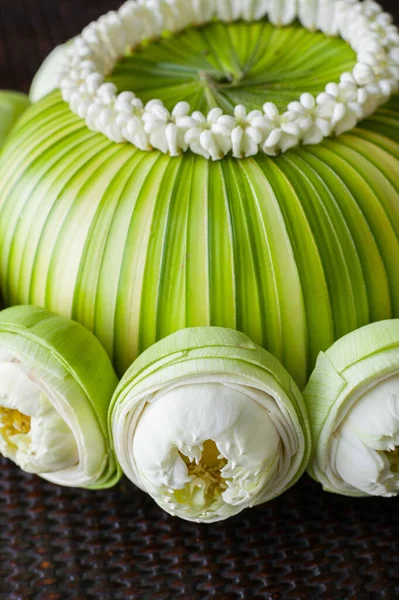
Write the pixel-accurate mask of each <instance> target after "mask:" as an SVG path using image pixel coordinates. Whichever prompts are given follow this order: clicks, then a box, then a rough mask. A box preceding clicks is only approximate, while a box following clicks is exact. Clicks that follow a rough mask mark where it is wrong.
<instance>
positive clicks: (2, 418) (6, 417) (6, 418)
mask: <svg viewBox="0 0 399 600" xmlns="http://www.w3.org/2000/svg"><path fill="white" fill-rule="evenodd" d="M30 429H31V418H30V417H29V416H28V415H24V414H23V413H21V412H19V410H16V409H13V408H4V407H0V435H2V436H3V438H4V439H5V440H6V441H7V442H8V443H12V442H10V438H11V437H13V436H14V435H18V434H21V433H22V434H27V433H29V432H30Z"/></svg>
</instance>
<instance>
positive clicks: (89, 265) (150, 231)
mask: <svg viewBox="0 0 399 600" xmlns="http://www.w3.org/2000/svg"><path fill="white" fill-rule="evenodd" d="M355 61H356V56H355V53H354V52H353V51H352V50H351V49H350V47H349V46H348V45H347V44H346V43H345V42H344V41H343V40H341V39H334V38H328V37H326V36H325V35H324V34H322V33H313V32H310V31H307V30H305V29H303V28H302V27H300V26H299V25H297V24H294V25H290V26H289V27H283V28H277V27H274V26H273V25H271V24H270V23H269V22H268V21H267V20H262V21H259V22H256V23H243V22H239V23H234V24H222V23H217V22H215V23H211V24H208V25H206V26H205V27H201V28H189V29H187V30H185V31H184V32H182V33H180V34H179V35H176V36H173V37H165V38H163V39H162V40H161V41H159V42H156V43H151V44H147V45H143V46H142V47H139V48H138V49H136V50H135V51H134V52H131V53H130V54H128V55H126V56H125V58H123V59H122V60H120V61H119V63H118V64H117V66H116V68H115V69H114V70H113V72H112V74H111V75H110V76H109V81H111V82H113V83H115V84H116V86H117V87H118V89H119V90H121V91H123V90H130V89H134V90H135V92H136V93H137V95H138V96H139V97H140V98H141V99H142V100H143V101H145V102H147V101H149V100H150V99H151V98H160V99H161V100H162V101H163V102H164V104H165V106H166V107H167V108H169V109H171V107H173V106H174V105H175V104H176V102H178V101H182V100H184V101H187V102H189V103H190V104H191V106H192V107H193V108H196V109H198V110H203V111H206V110H209V109H210V108H214V107H215V106H218V107H221V108H222V109H223V110H224V111H225V112H226V113H229V112H230V113H231V112H232V110H233V107H234V106H235V105H237V104H245V106H246V107H247V108H248V109H251V110H253V109H257V108H260V107H261V106H262V104H263V103H264V102H265V101H266V100H270V101H272V102H274V103H275V104H276V106H277V107H278V108H279V109H284V107H285V106H287V104H288V103H289V102H291V101H294V100H296V99H297V98H298V97H299V95H300V94H301V93H302V92H305V91H308V92H310V93H312V94H317V93H320V92H322V91H323V90H324V87H325V85H326V84H327V83H328V82H329V81H339V76H340V74H341V73H343V72H344V71H346V70H350V69H351V67H353V65H354V64H355ZM398 174H399V96H393V97H392V98H391V100H390V101H389V102H388V103H387V104H385V105H383V106H382V107H380V108H379V109H378V110H377V111H376V112H375V113H374V114H373V115H372V116H371V117H369V118H368V119H366V120H364V121H362V122H360V123H359V125H358V126H357V128H355V129H353V130H351V131H350V132H348V133H345V134H343V135H341V136H339V137H336V138H335V139H326V140H325V141H323V142H322V143H320V144H317V145H306V146H304V145H303V146H298V147H296V148H293V149H291V150H289V151H288V152H286V153H284V154H281V155H279V156H276V157H269V156H266V155H265V154H258V155H256V156H254V157H251V158H245V159H242V160H237V159H235V158H233V157H226V158H224V159H222V160H220V161H216V162H213V161H211V160H206V159H205V158H203V157H201V156H199V155H195V154H193V153H191V152H187V153H184V154H183V155H182V156H180V157H170V156H168V155H165V154H162V153H161V152H159V151H156V150H154V151H151V152H144V151H141V150H138V149H136V148H134V147H133V146H132V145H130V144H123V143H116V142H113V141H110V140H109V139H108V138H107V137H105V136H103V135H102V134H100V133H96V132H93V131H90V130H89V129H88V127H87V126H86V124H85V122H84V120H82V119H80V118H79V117H78V116H76V115H75V114H73V112H72V111H71V110H70V108H69V106H68V105H67V104H66V103H65V102H64V101H63V100H62V97H61V94H60V92H59V91H54V92H52V93H51V94H49V95H47V96H46V97H45V98H43V99H42V100H40V101H39V102H37V103H36V104H34V105H33V106H32V107H31V108H29V109H28V110H27V112H26V113H25V114H24V116H23V117H22V118H21V120H20V121H19V123H18V125H17V127H16V128H15V130H14V131H13V132H12V134H11V135H10V137H9V138H8V141H7V143H6V145H5V147H4V149H3V152H2V155H1V160H0V261H1V262H0V283H1V286H2V290H3V293H4V297H5V301H6V303H7V304H35V305H39V306H43V307H46V308H47V309H49V310H51V311H53V312H56V313H58V314H60V315H64V316H66V317H71V318H73V319H75V320H77V321H78V322H80V323H81V324H83V325H84V326H86V327H87V328H88V329H89V330H91V331H92V332H94V334H95V335H96V336H97V337H98V339H99V340H100V341H101V342H102V344H103V345H104V347H105V349H106V350H107V351H108V353H109V355H110V356H111V357H112V360H113V362H114V365H115V367H116V369H117V371H118V372H119V374H122V373H124V372H125V371H126V369H127V368H128V367H129V365H130V364H131V363H132V361H133V360H134V359H135V358H136V357H137V356H138V355H139V354H140V353H141V352H143V351H144V350H145V349H146V348H148V347H149V346H151V345H152V344H154V343H155V342H156V341H157V340H160V339H161V338H164V337H165V336H167V335H169V334H171V333H173V332H175V331H177V330H180V329H182V328H185V327H193V326H205V325H215V326H221V327H227V328H232V329H237V330H239V331H242V332H244V333H246V334H247V335H248V336H249V337H250V338H251V339H252V340H253V341H254V342H256V343H258V344H260V345H261V346H263V347H265V348H266V349H267V350H269V351H270V352H271V353H272V354H273V355H274V356H275V357H276V358H278V359H279V360H280V361H281V362H282V363H283V364H284V366H285V367H286V368H287V370H288V371H289V372H290V373H291V375H292V376H293V377H294V378H295V380H296V381H297V383H298V384H299V385H300V386H303V385H304V384H305V382H306V379H307V377H308V375H309V373H310V371H311V369H312V368H313V367H314V365H315V362H316V357H317V355H318V353H319V352H320V351H321V350H325V349H326V348H328V347H329V346H331V344H332V343H333V342H334V341H335V340H336V339H338V338H340V337H342V336H343V335H344V334H346V333H347V332H350V331H352V330H355V329H357V328H359V327H361V326H363V325H365V324H368V323H370V322H374V321H379V320H382V319H389V318H391V317H399V177H398Z"/></svg>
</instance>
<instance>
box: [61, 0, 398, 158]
mask: <svg viewBox="0 0 399 600" xmlns="http://www.w3.org/2000/svg"><path fill="white" fill-rule="evenodd" d="M264 17H268V19H269V20H270V22H271V23H273V24H275V25H276V26H283V25H288V24H290V23H292V22H293V21H294V20H295V19H299V21H300V22H301V24H302V25H303V26H304V27H305V28H307V29H309V30H319V31H322V32H323V33H325V34H326V35H331V36H341V37H342V38H343V39H344V40H345V41H347V42H348V44H349V45H350V46H351V47H352V48H353V50H354V51H355V52H356V53H357V63H356V65H355V67H354V69H353V71H352V72H351V73H343V74H342V76H341V78H340V82H339V83H329V84H328V85H327V86H326V89H325V91H324V92H323V93H321V94H319V95H318V96H317V97H316V98H315V97H313V96H312V95H311V94H309V93H304V94H302V95H301V97H300V98H299V100H298V101H297V102H291V103H290V104H289V105H288V107H287V111H286V112H284V113H283V114H280V113H279V111H278V110H277V107H276V106H275V105H274V104H273V103H271V102H266V103H265V104H264V106H263V111H261V110H253V111H251V112H249V113H248V112H247V110H246V108H245V107H244V106H242V105H239V106H236V108H235V110H234V116H231V115H226V114H224V113H223V111H222V110H221V109H219V108H214V109H212V110H210V111H209V113H208V114H207V115H203V114H202V113H201V112H199V111H195V112H192V113H191V109H190V105H189V104H188V103H187V102H179V103H178V104H177V105H176V106H175V108H174V109H173V110H172V112H170V111H169V110H167V108H166V107H165V106H164V104H163V103H162V102H161V101H160V100H151V101H150V102H148V103H147V104H146V105H145V106H144V105H143V103H142V101H141V100H140V99H139V98H137V97H136V96H135V94H134V93H133V92H122V93H120V94H118V92H117V88H116V86H115V85H114V84H112V83H105V78H106V76H107V75H109V74H110V73H111V72H112V69H113V68H114V66H115V64H116V63H117V61H118V60H119V59H120V58H122V57H123V55H124V52H125V50H126V49H127V48H135V47H137V45H139V44H140V43H141V42H143V41H144V40H153V39H157V38H159V37H160V36H161V35H162V34H163V33H164V32H172V33H177V32H179V31H182V30H183V29H184V28H186V27H188V26H190V25H197V26H198V25H204V24H206V23H208V22H209V21H212V20H213V19H215V18H216V19H219V20H221V21H224V22H231V21H237V20H240V19H242V20H245V21H254V20H260V19H262V18H264ZM59 84H60V89H61V93H62V97H63V99H64V100H65V102H67V103H69V105H70V108H71V110H72V111H73V112H74V113H75V114H77V115H78V116H79V117H81V118H82V119H85V121H86V124H87V126H88V127H89V128H90V129H91V130H93V131H98V132H101V133H103V134H104V135H106V136H107V137H108V138H109V139H110V140H112V141H114V142H117V143H123V142H129V143H131V144H133V145H134V146H136V147H137V148H139V149H140V150H146V151H150V150H153V149H157V150H160V151H161V152H163V153H165V154H170V155H171V156H178V155H180V154H181V153H183V152H186V151H187V150H189V149H190V150H191V151H192V152H194V153H195V154H199V155H201V156H203V157H205V158H206V159H212V160H220V159H222V158H223V157H224V156H226V155H227V154H229V153H231V154H232V155H233V156H234V157H235V158H245V157H249V156H254V155H256V154H257V153H258V152H260V151H263V152H265V153H266V154H268V155H269V156H276V155H277V154H279V153H280V152H286V151H287V150H288V149H289V148H293V147H294V146H297V145H298V144H300V143H302V144H319V143H320V142H321V141H322V140H323V139H324V138H326V137H329V136H332V135H340V134H341V133H344V132H345V131H348V130H350V129H353V128H354V127H355V126H356V124H357V123H358V122H359V121H360V120H361V119H363V118H365V117H367V116H368V115H370V114H372V113H373V112H374V111H375V110H376V108H377V107H378V106H380V105H381V104H383V103H385V102H386V101H387V100H388V99H389V97H390V96H391V94H392V93H393V92H395V91H397V90H398V89H399V32H398V30H397V28H396V27H395V25H393V22H392V17H391V16H390V15H389V14H387V13H384V12H383V9H382V8H381V6H380V5H379V4H377V3H376V2H374V1H373V0H364V1H363V2H362V1H360V0H139V1H138V2H136V1H134V0H129V1H128V2H126V3H125V4H123V6H122V7H121V8H120V9H119V10H118V11H117V12H110V13H108V14H107V15H105V16H103V17H101V18H100V19H99V20H98V21H97V22H95V23H92V24H90V25H89V26H88V27H86V29H84V31H83V32H82V34H81V35H80V36H79V37H77V38H76V40H75V42H74V43H73V44H72V45H71V47H70V48H69V49H68V50H67V53H66V58H65V61H64V63H63V65H62V67H61V72H60V75H59Z"/></svg>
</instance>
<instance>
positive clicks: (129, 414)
mask: <svg viewBox="0 0 399 600" xmlns="http://www.w3.org/2000/svg"><path fill="white" fill-rule="evenodd" d="M109 426H110V431H111V434H112V437H113V441H114V445H115V451H116V454H117V457H118V460H119V462H120V464H121V466H122V469H123V471H124V473H125V474H126V475H127V476H128V477H129V479H130V480H131V481H133V483H135V484H136V485H137V486H138V487H140V488H141V489H143V490H144V491H146V492H147V493H149V494H150V495H151V496H152V497H153V498H154V500H155V501H156V502H157V503H158V504H159V505H160V506H161V507H162V508H164V509H165V510H166V511H168V512H170V513H171V514H172V515H177V516H179V517H182V518H184V519H187V520H190V521H198V522H213V521H219V520H222V519H226V518H228V517H230V516H232V515H234V514H237V513H238V512H240V511H242V510H243V509H244V508H247V507H249V506H254V505H257V504H260V503H263V502H266V501H267V500H270V499H272V498H274V497H276V496H278V495H279V494H281V493H283V492H284V491H285V490H286V489H288V488H289V487H290V486H291V485H293V484H294V483H295V481H297V479H298V478H299V477H300V476H301V474H302V472H303V470H304V469H305V467H306V465H307V461H308V457H309V452H310V436H309V423H308V416H307V413H306V408H305V405H304V402H303V398H302V396H301V394H300V392H299V390H298V388H297V386H296V385H295V383H294V381H293V380H292V378H291V377H290V376H289V375H288V373H287V372H286V371H285V369H284V368H283V367H282V366H281V364H280V363H279V362H278V361H277V360H276V359H275V358H274V357H272V356H271V355H270V354H268V353H267V352H266V351H265V350H263V349H262V348H259V347H258V346H256V345H255V344H253V343H252V342H251V340H249V338H248V337H247V336H245V335H244V334H242V333H239V332H237V331H231V330H228V329H222V328H217V327H199V328H192V329H185V330H182V331H179V332H177V333H175V334H173V335H171V336H169V337H168V338H165V339H164V340H162V341H160V342H158V343H157V344H156V345H155V346H153V347H152V348H149V349H148V350H147V351H146V352H144V353H143V354H142V355H141V356H140V357H139V358H138V359H137V361H136V362H135V363H134V364H133V365H132V366H131V368H130V369H129V370H128V371H127V372H126V374H125V376H124V377H123V379H122V381H121V382H120V385H119V386H118V388H117V390H116V392H115V395H114V398H113V401H112V404H111V406H110V412H109Z"/></svg>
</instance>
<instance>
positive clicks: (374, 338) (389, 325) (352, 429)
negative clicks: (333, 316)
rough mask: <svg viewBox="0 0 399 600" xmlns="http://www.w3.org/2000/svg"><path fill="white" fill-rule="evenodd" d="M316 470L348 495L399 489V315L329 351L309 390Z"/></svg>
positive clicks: (322, 356)
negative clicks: (397, 317)
mask: <svg viewBox="0 0 399 600" xmlns="http://www.w3.org/2000/svg"><path fill="white" fill-rule="evenodd" d="M304 397H305V401H306V404H307V407H308V410H309V415H310V421H311V428H312V438H313V454H312V457H311V460H310V464H309V473H310V474H311V475H312V477H314V478H315V479H316V480H318V481H319V482H320V483H322V485H323V488H324V489H325V490H326V491H329V492H335V493H339V494H344V495H348V496H369V495H371V496H385V497H389V496H396V495H397V494H398V493H399V458H398V446H399V320H398V319H396V320H387V321H381V322H378V323H374V324H372V325H368V326H366V327H363V328H361V329H359V330H357V331H355V332H353V333H350V334H348V335H346V336H345V337H343V338H342V339H340V340H339V341H338V342H336V343H335V344H334V345H333V346H332V347H331V348H330V349H329V350H328V351H327V352H326V353H321V354H320V356H319V358H318V360H317V364H316V368H315V370H314V372H313V374H312V376H311V378H310V380H309V383H308V385H307V386H306V388H305V390H304Z"/></svg>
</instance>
